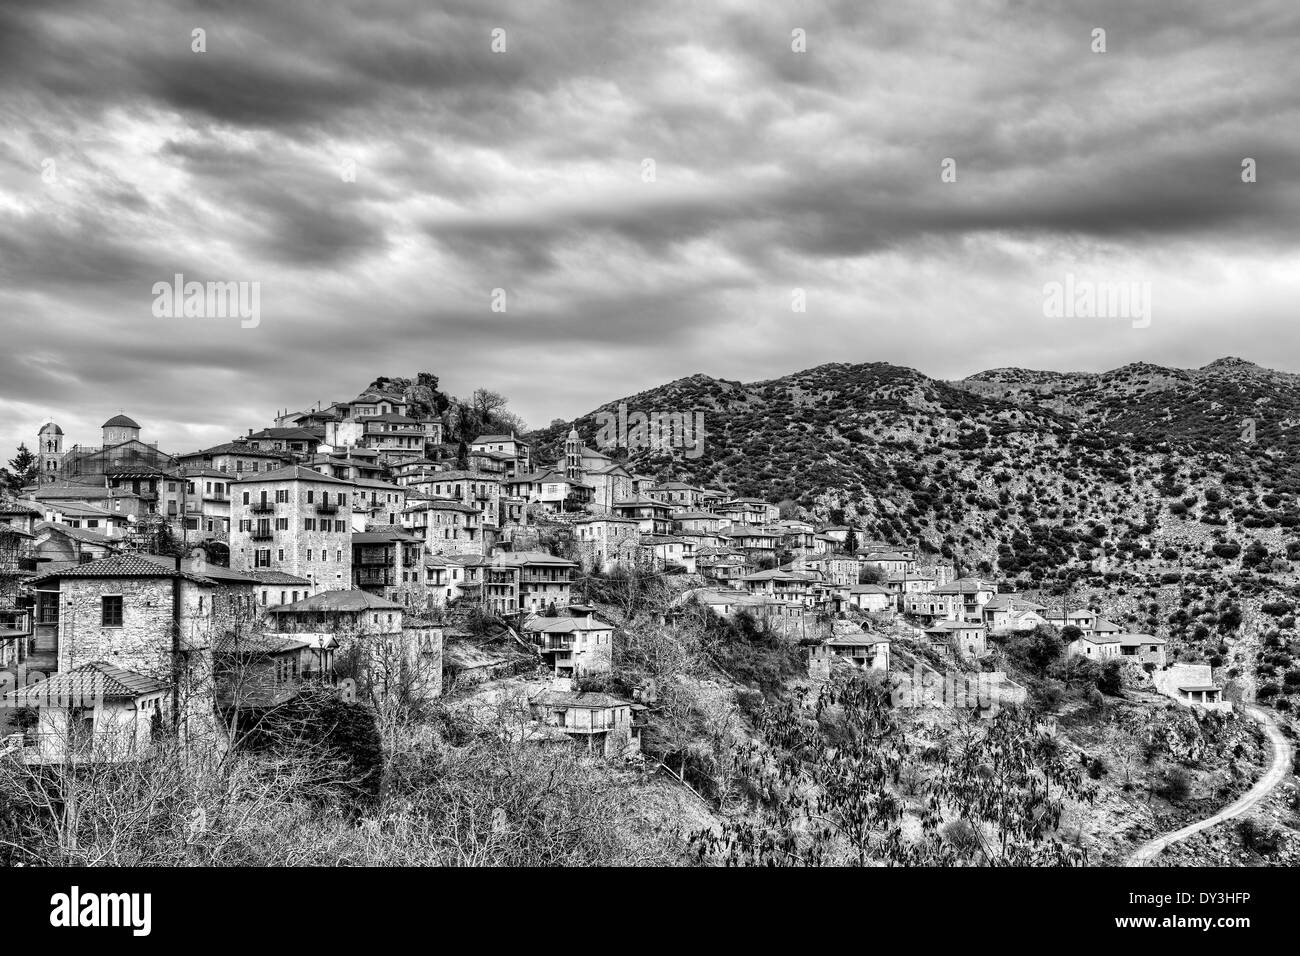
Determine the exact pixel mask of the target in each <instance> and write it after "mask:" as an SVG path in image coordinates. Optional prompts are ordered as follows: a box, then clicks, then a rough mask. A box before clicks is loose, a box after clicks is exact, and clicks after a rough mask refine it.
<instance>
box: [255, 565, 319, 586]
mask: <svg viewBox="0 0 1300 956" xmlns="http://www.w3.org/2000/svg"><path fill="white" fill-rule="evenodd" d="M248 573H249V576H251V577H253V578H256V579H257V581H258V583H259V584H297V585H310V584H311V582H310V581H308V580H307V579H306V578H300V577H297V576H295V575H292V574H287V573H285V572H284V571H271V570H269V569H267V568H258V569H257V570H255V571H249V572H248Z"/></svg>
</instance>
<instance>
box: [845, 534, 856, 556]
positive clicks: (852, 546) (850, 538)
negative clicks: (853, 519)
mask: <svg viewBox="0 0 1300 956" xmlns="http://www.w3.org/2000/svg"><path fill="white" fill-rule="evenodd" d="M844 550H845V552H846V553H848V554H857V552H858V533H857V532H856V531H854V530H853V529H852V528H850V529H849V532H848V534H846V535H845V536H844Z"/></svg>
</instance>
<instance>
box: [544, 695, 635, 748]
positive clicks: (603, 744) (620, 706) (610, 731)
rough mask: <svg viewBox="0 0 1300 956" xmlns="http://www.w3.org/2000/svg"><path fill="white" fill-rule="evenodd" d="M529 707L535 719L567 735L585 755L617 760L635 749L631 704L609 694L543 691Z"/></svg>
mask: <svg viewBox="0 0 1300 956" xmlns="http://www.w3.org/2000/svg"><path fill="white" fill-rule="evenodd" d="M529 706H530V708H531V710H532V712H533V715H534V717H535V718H536V719H538V720H539V721H541V722H542V723H543V724H544V725H546V726H551V727H557V728H559V729H560V730H562V731H563V732H564V733H566V734H568V735H569V737H571V738H572V739H573V741H574V742H575V744H577V746H578V748H579V749H580V750H581V751H583V752H585V753H588V754H592V755H594V756H600V757H617V756H620V755H622V754H624V753H627V752H629V751H631V752H635V751H636V750H637V749H639V746H640V737H639V734H638V733H637V729H636V728H635V727H634V726H633V724H632V702H631V701H628V700H623V699H622V698H619V697H614V696H612V695H610V694H598V693H586V694H584V693H580V692H574V691H559V690H544V691H541V692H540V693H538V694H536V695H535V696H534V697H533V698H532V699H531V700H530V701H529Z"/></svg>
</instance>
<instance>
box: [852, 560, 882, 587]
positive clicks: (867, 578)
mask: <svg viewBox="0 0 1300 956" xmlns="http://www.w3.org/2000/svg"><path fill="white" fill-rule="evenodd" d="M858 583H859V584H884V583H885V572H884V570H883V569H881V567H880V565H878V564H864V565H862V568H861V570H859V571H858Z"/></svg>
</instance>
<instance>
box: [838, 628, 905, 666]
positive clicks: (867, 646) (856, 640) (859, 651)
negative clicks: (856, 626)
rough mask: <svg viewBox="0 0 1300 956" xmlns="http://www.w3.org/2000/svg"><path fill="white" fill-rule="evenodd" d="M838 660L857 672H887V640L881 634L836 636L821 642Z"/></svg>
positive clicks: (865, 633)
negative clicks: (845, 662)
mask: <svg viewBox="0 0 1300 956" xmlns="http://www.w3.org/2000/svg"><path fill="white" fill-rule="evenodd" d="M822 646H823V647H825V648H826V649H827V650H828V651H830V653H831V655H833V657H835V658H836V659H838V660H842V661H847V662H848V663H850V664H852V665H853V666H854V667H856V668H858V669H859V670H874V671H888V670H889V638H887V637H885V636H883V635H881V634H871V633H867V632H865V631H864V632H863V633H861V634H836V635H835V636H834V637H830V638H827V639H826V640H825V641H823V642H822Z"/></svg>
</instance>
